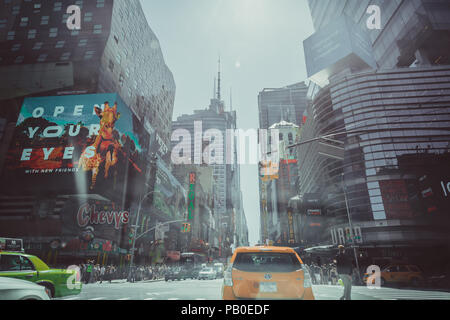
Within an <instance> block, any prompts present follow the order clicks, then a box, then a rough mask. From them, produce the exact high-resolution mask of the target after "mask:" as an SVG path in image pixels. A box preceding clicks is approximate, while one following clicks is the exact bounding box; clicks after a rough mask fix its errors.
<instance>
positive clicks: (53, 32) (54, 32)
mask: <svg viewBox="0 0 450 320" xmlns="http://www.w3.org/2000/svg"><path fill="white" fill-rule="evenodd" d="M57 35H58V28H50V33H49V35H48V36H49V37H50V38H56V36H57Z"/></svg>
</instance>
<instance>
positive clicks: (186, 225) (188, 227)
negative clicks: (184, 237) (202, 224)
mask: <svg viewBox="0 0 450 320" xmlns="http://www.w3.org/2000/svg"><path fill="white" fill-rule="evenodd" d="M181 232H182V233H189V232H191V224H190V223H186V222H185V223H183V227H182V228H181Z"/></svg>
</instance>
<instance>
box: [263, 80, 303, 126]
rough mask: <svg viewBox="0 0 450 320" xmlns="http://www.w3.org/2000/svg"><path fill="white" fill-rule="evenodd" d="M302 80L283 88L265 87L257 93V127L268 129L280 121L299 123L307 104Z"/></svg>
mask: <svg viewBox="0 0 450 320" xmlns="http://www.w3.org/2000/svg"><path fill="white" fill-rule="evenodd" d="M307 90H308V88H307V86H306V85H305V83H304V82H300V83H296V84H293V85H290V86H286V87H283V88H266V89H264V90H263V91H261V92H260V93H259V96H258V108H259V127H260V129H268V128H269V127H270V126H272V125H274V124H275V123H279V122H281V121H287V122H290V123H294V124H296V125H300V124H301V123H302V121H303V113H304V111H305V110H306V105H307V98H306V94H307Z"/></svg>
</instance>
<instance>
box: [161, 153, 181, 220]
mask: <svg viewBox="0 0 450 320" xmlns="http://www.w3.org/2000/svg"><path fill="white" fill-rule="evenodd" d="M155 191H156V193H155V194H154V197H153V199H154V200H153V208H154V209H156V210H157V211H158V212H160V213H162V214H164V216H165V217H166V218H171V219H173V220H178V219H182V218H184V215H185V213H186V196H187V195H186V190H185V189H184V188H183V187H182V185H181V184H180V183H179V182H178V180H177V179H176V178H175V177H174V176H173V175H172V173H171V172H170V170H169V169H168V168H167V166H166V165H165V163H164V162H163V161H161V160H159V159H158V160H157V171H156V183H155Z"/></svg>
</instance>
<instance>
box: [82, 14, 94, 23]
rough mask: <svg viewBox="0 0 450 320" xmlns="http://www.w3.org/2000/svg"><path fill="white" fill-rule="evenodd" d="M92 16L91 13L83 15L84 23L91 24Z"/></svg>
mask: <svg viewBox="0 0 450 320" xmlns="http://www.w3.org/2000/svg"><path fill="white" fill-rule="evenodd" d="M93 15H94V14H93V13H92V12H86V13H85V15H84V22H91V21H92V17H93Z"/></svg>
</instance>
